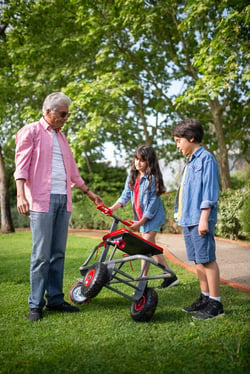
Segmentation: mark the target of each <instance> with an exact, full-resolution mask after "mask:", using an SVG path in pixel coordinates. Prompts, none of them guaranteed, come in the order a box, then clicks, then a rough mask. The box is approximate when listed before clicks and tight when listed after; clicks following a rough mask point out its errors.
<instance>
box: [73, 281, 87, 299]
mask: <svg viewBox="0 0 250 374" xmlns="http://www.w3.org/2000/svg"><path fill="white" fill-rule="evenodd" d="M69 299H70V301H71V302H72V303H74V304H84V303H89V302H90V299H89V298H87V297H86V296H84V295H83V294H82V282H77V283H75V284H73V286H72V287H71V288H70V290H69Z"/></svg>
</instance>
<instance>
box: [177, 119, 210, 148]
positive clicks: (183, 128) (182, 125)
mask: <svg viewBox="0 0 250 374" xmlns="http://www.w3.org/2000/svg"><path fill="white" fill-rule="evenodd" d="M203 134H204V132H203V128H202V125H201V123H200V121H199V120H198V119H185V120H184V121H181V122H179V123H178V124H177V125H176V126H175V127H174V129H173V131H172V135H173V136H177V137H178V138H186V139H187V140H189V141H190V140H191V139H194V143H201V141H202V138H203Z"/></svg>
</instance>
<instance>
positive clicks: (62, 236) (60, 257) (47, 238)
mask: <svg viewBox="0 0 250 374" xmlns="http://www.w3.org/2000/svg"><path fill="white" fill-rule="evenodd" d="M66 207H67V195H51V196H50V206H49V212H45V213H44V212H42V213H41V212H34V211H31V212H30V228H31V232H32V253H31V261H30V288H31V291H30V295H29V299H28V303H29V307H30V308H43V307H44V305H45V299H44V296H45V297H46V299H47V304H48V305H58V304H61V303H63V301H64V294H63V273H64V259H65V251H66V243H67V236H68V224H69V218H70V214H71V213H70V212H67V208H66Z"/></svg>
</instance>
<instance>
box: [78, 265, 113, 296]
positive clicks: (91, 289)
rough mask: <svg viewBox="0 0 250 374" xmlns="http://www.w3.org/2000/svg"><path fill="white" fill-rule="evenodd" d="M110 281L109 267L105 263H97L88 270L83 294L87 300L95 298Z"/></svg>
mask: <svg viewBox="0 0 250 374" xmlns="http://www.w3.org/2000/svg"><path fill="white" fill-rule="evenodd" d="M107 279H108V270H107V266H106V265H105V264H104V263H103V262H97V263H96V264H94V265H93V266H91V268H90V269H89V270H88V272H87V274H86V276H85V278H84V281H83V284H82V289H81V290H82V294H83V295H84V296H86V297H87V298H91V297H95V296H96V295H97V294H98V293H99V292H100V291H101V289H102V287H103V286H104V284H105V283H106V282H107Z"/></svg>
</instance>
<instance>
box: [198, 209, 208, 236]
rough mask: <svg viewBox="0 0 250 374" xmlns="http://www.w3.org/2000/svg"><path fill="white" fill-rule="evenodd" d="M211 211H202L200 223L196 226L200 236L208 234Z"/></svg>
mask: <svg viewBox="0 0 250 374" xmlns="http://www.w3.org/2000/svg"><path fill="white" fill-rule="evenodd" d="M210 211H211V209H202V211H201V216H200V222H199V225H198V233H199V235H200V236H204V235H206V233H208V232H209V228H208V217H209V214H210Z"/></svg>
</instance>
